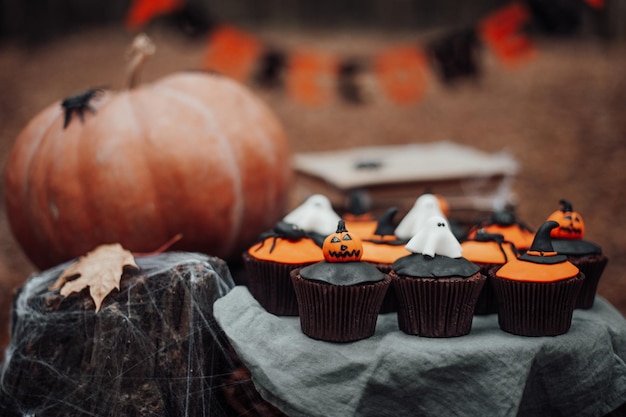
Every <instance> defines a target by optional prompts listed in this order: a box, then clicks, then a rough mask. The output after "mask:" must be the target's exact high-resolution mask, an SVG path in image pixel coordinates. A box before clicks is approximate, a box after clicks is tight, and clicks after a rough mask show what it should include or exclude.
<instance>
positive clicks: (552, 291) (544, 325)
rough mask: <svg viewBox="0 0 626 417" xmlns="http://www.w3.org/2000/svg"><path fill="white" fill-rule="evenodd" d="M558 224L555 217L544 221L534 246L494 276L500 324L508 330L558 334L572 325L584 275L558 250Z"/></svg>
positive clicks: (505, 265)
mask: <svg viewBox="0 0 626 417" xmlns="http://www.w3.org/2000/svg"><path fill="white" fill-rule="evenodd" d="M555 227H558V223H557V222H554V221H548V222H545V223H544V224H543V225H541V227H540V228H539V230H537V234H536V235H535V238H534V240H533V243H532V245H531V247H530V249H529V250H528V251H527V252H526V253H525V254H523V255H520V257H519V258H517V259H514V260H512V261H509V262H507V263H506V264H504V265H503V266H502V267H501V268H500V269H499V270H498V271H497V272H496V274H495V275H494V276H493V277H492V281H491V282H492V284H493V287H494V290H495V292H496V297H497V299H498V324H499V325H500V328H501V329H502V330H504V331H505V332H508V333H513V334H517V335H520V336H557V335H560V334H564V333H566V332H567V331H568V330H569V328H570V326H571V323H572V313H573V311H574V307H575V305H576V298H577V297H578V293H579V291H580V288H581V286H582V284H583V280H584V275H583V274H582V273H581V272H580V271H579V270H578V268H577V267H576V266H574V265H573V264H572V263H571V262H569V261H568V260H567V257H566V256H565V255H559V254H558V253H557V252H555V251H554V249H553V247H552V243H551V239H550V230H552V229H553V228H555Z"/></svg>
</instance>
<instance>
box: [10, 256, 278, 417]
mask: <svg viewBox="0 0 626 417" xmlns="http://www.w3.org/2000/svg"><path fill="white" fill-rule="evenodd" d="M137 263H138V265H139V267H140V268H141V269H140V271H139V272H132V271H128V272H126V273H125V274H124V276H123V278H122V280H121V288H120V291H119V292H118V291H114V292H113V293H111V294H110V295H109V296H107V298H105V300H104V303H103V306H102V309H101V310H100V312H98V313H97V314H96V313H95V311H94V305H93V301H92V300H91V298H90V297H89V296H88V294H87V291H86V290H84V291H82V292H81V293H78V294H73V295H70V296H69V297H67V298H62V297H61V296H60V295H59V294H58V291H50V290H49V289H48V288H49V286H50V285H51V284H52V283H53V282H54V281H55V280H56V278H57V277H58V276H59V274H60V273H61V272H62V271H63V269H65V268H66V267H67V265H68V264H63V265H59V266H57V267H55V268H52V269H50V270H48V271H45V272H43V273H41V274H39V275H37V276H33V277H31V279H30V280H29V281H28V282H27V283H26V284H25V285H24V287H23V288H22V289H21V290H20V292H19V293H18V294H17V296H16V297H15V300H14V306H13V311H12V323H11V327H12V328H11V343H10V345H9V346H8V348H7V350H6V353H5V361H4V363H3V364H2V370H1V375H0V378H1V379H0V415H2V416H5V417H12V416H19V417H25V416H111V417H113V416H116V417H119V416H128V417H130V416H172V417H174V416H176V417H178V416H185V417H187V416H189V417H192V416H193V417H195V416H217V417H222V416H239V415H246V416H254V415H258V416H261V415H263V416H271V415H281V414H280V413H279V412H278V411H277V410H274V409H273V407H271V406H270V405H269V404H267V403H265V402H264V401H263V400H262V399H261V397H260V396H259V394H258V393H257V392H256V390H255V389H254V387H253V385H252V383H251V381H250V377H249V373H247V370H245V368H242V366H241V364H240V362H239V359H238V358H237V355H236V354H235V353H234V350H233V349H232V348H231V346H230V344H229V343H228V340H227V339H226V336H225V335H224V333H223V331H222V330H221V328H220V327H219V326H218V324H217V323H216V321H215V319H214V317H213V302H214V301H215V300H217V299H218V298H220V297H222V296H223V295H225V294H227V293H228V292H229V291H230V289H231V288H233V286H234V285H235V284H234V281H233V279H232V276H231V274H230V271H229V269H228V267H227V265H226V263H225V262H224V261H222V260H221V259H218V258H215V257H210V256H206V255H202V254H198V253H184V252H168V253H164V254H160V255H156V256H152V257H145V258H137Z"/></svg>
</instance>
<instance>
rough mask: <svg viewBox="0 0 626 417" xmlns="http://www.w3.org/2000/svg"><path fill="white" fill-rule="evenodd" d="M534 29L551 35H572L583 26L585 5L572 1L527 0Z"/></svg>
mask: <svg viewBox="0 0 626 417" xmlns="http://www.w3.org/2000/svg"><path fill="white" fill-rule="evenodd" d="M526 4H527V5H528V9H529V10H530V12H531V13H532V16H533V20H532V27H533V29H535V28H536V29H538V30H540V31H541V32H543V33H547V34H551V35H572V34H574V33H576V31H577V30H578V29H579V28H580V26H581V24H582V9H583V7H584V6H583V4H582V3H579V2H573V1H571V0H549V1H546V0H526Z"/></svg>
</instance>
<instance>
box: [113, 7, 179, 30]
mask: <svg viewBox="0 0 626 417" xmlns="http://www.w3.org/2000/svg"><path fill="white" fill-rule="evenodd" d="M181 7H182V2H181V0H133V2H132V4H131V6H130V9H129V10H128V13H127V14H126V22H125V24H126V28H127V29H129V30H136V29H139V28H141V27H142V26H144V25H145V24H147V23H148V22H150V20H152V19H153V18H154V17H156V16H159V15H165V14H168V13H170V12H172V11H174V10H177V9H180V8H181Z"/></svg>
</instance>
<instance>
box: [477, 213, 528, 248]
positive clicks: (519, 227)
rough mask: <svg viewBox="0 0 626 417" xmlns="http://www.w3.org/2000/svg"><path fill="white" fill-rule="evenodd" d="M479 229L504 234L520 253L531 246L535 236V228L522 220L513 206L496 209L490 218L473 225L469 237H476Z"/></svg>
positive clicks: (505, 238)
mask: <svg viewBox="0 0 626 417" xmlns="http://www.w3.org/2000/svg"><path fill="white" fill-rule="evenodd" d="M479 230H481V231H483V232H485V233H492V234H500V235H502V236H503V237H504V240H506V241H507V242H511V243H513V244H514V245H515V248H516V249H517V251H518V252H520V253H524V252H525V251H526V250H527V249H528V248H530V245H531V244H532V242H533V239H534V237H535V233H534V232H533V230H532V229H530V228H529V227H528V226H526V224H524V223H522V222H520V221H519V220H518V219H517V217H516V216H515V213H514V212H513V209H511V208H508V209H504V210H500V211H496V212H494V213H493V214H492V216H491V218H490V219H489V220H485V221H482V222H480V223H479V224H477V225H474V226H473V227H471V228H470V230H469V231H468V233H467V239H474V236H476V233H478V231H479Z"/></svg>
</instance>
